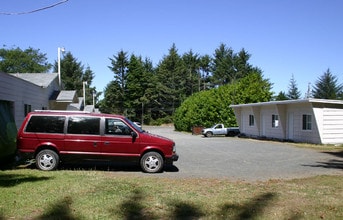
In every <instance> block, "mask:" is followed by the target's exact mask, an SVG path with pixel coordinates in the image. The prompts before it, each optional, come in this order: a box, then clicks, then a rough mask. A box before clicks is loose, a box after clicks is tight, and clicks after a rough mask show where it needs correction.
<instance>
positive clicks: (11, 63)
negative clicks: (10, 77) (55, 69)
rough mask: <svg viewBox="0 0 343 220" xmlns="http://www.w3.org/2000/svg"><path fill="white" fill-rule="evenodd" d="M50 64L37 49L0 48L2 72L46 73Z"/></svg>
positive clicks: (44, 55) (0, 69)
mask: <svg viewBox="0 0 343 220" xmlns="http://www.w3.org/2000/svg"><path fill="white" fill-rule="evenodd" d="M51 67H52V65H51V64H50V63H48V61H47V58H46V54H43V53H41V52H40V51H39V49H38V50H37V49H33V48H31V47H29V48H28V49H25V50H21V49H20V48H19V47H17V48H12V49H5V48H2V49H0V71H1V72H4V73H46V72H48V71H49V70H50V69H51Z"/></svg>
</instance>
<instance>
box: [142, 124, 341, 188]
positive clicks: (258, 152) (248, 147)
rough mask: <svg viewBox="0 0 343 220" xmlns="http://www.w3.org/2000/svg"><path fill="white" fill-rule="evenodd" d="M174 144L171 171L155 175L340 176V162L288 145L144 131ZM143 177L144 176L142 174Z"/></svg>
mask: <svg viewBox="0 0 343 220" xmlns="http://www.w3.org/2000/svg"><path fill="white" fill-rule="evenodd" d="M145 129H146V130H148V131H150V132H151V133H155V134H159V135H162V136H165V137H169V138H171V139H173V140H174V141H175V142H176V146H177V152H178V154H179V155H180V158H179V161H177V162H175V163H174V165H175V167H174V169H171V170H167V171H166V172H164V173H161V174H157V175H160V176H162V177H175V178H188V177H199V178H229V179H232V180H245V181H255V180H268V179H280V178H282V179H286V178H297V177H307V176H314V175H321V174H343V169H342V168H343V167H342V166H343V158H342V157H338V156H335V155H332V154H327V153H321V152H317V151H315V150H311V149H301V148H297V147H294V146H292V145H290V144H287V143H279V142H269V141H258V140H250V139H242V138H237V137H234V138H232V137H212V138H204V137H203V136H201V135H192V134H188V133H182V132H175V131H174V128H173V127H166V126H163V127H145ZM145 175H146V174H145Z"/></svg>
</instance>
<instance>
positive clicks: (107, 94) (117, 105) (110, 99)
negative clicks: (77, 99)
mask: <svg viewBox="0 0 343 220" xmlns="http://www.w3.org/2000/svg"><path fill="white" fill-rule="evenodd" d="M120 91H121V87H120V84H119V82H117V81H115V80H112V81H111V82H109V83H108V84H107V85H106V87H105V89H104V99H103V100H101V101H100V103H99V109H100V111H101V112H103V113H115V114H121V113H122V111H123V109H122V108H121V106H122V96H121V93H120Z"/></svg>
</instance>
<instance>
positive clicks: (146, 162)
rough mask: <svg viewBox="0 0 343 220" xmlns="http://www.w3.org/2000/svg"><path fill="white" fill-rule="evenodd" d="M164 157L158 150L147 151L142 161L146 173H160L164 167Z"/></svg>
mask: <svg viewBox="0 0 343 220" xmlns="http://www.w3.org/2000/svg"><path fill="white" fill-rule="evenodd" d="M163 163H164V161H163V158H162V156H161V154H160V153H158V152H154V151H151V152H148V153H145V154H144V155H143V156H142V158H141V161H140V164H141V168H142V170H143V171H144V172H146V173H159V172H161V170H162V169H163Z"/></svg>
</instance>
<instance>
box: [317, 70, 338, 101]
mask: <svg viewBox="0 0 343 220" xmlns="http://www.w3.org/2000/svg"><path fill="white" fill-rule="evenodd" d="M342 88H343V87H342V84H339V83H338V79H337V76H334V75H332V73H331V72H330V69H327V70H326V72H324V74H323V75H322V76H321V77H319V79H318V80H317V81H316V84H315V85H314V86H313V97H314V98H318V99H342V96H341V94H342Z"/></svg>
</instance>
